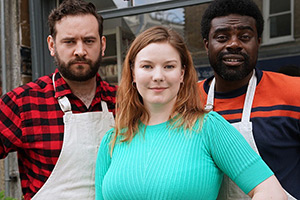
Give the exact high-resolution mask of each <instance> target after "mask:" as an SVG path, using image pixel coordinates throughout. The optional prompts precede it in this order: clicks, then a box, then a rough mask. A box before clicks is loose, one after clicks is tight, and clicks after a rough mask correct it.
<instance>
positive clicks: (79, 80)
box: [0, 0, 116, 200]
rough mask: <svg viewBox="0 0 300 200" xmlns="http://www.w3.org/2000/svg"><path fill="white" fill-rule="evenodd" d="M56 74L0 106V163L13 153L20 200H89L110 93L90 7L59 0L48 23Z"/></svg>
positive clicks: (77, 0)
mask: <svg viewBox="0 0 300 200" xmlns="http://www.w3.org/2000/svg"><path fill="white" fill-rule="evenodd" d="M48 23H49V28H50V35H49V37H48V38H47V42H48V47H49V50H50V54H51V56H53V57H54V58H55V61H56V64H57V69H56V71H55V72H54V73H53V74H51V75H48V76H44V77H41V78H39V79H37V80H35V81H34V82H31V83H28V84H26V85H23V86H20V87H18V88H16V89H14V90H12V91H11V92H8V93H7V94H5V95H4V96H3V97H2V98H1V100H0V119H1V120H0V158H4V157H6V156H7V154H8V153H9V152H13V151H17V153H18V163H19V171H20V178H21V186H22V191H23V194H24V198H25V199H26V200H27V199H43V200H45V199H94V165H95V160H96V154H97V150H98V147H99V145H100V140H101V138H102V136H103V135H104V134H105V132H106V131H107V130H109V129H110V127H111V125H113V123H114V119H113V115H112V113H113V112H114V110H115V94H116V87H115V86H112V85H109V84H108V83H106V82H104V81H102V80H101V77H100V76H99V74H98V73H97V72H98V69H99V67H100V62H101V57H102V56H103V55H104V51H105V46H106V40H105V37H104V36H103V35H102V32H103V20H102V17H101V16H99V15H98V14H97V12H96V9H95V6H94V5H93V4H91V3H86V2H84V1H82V0H65V1H64V2H63V3H62V4H61V5H60V6H59V7H58V8H56V9H54V10H53V11H52V12H51V13H50V15H49V18H48Z"/></svg>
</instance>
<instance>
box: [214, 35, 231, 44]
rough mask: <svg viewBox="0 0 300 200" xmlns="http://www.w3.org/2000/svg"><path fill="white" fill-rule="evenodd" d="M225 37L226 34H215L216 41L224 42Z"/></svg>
mask: <svg viewBox="0 0 300 200" xmlns="http://www.w3.org/2000/svg"><path fill="white" fill-rule="evenodd" d="M227 39H228V37H227V36H226V35H223V34H222V35H221V34H220V35H217V36H216V40H217V41H218V42H226V41H227Z"/></svg>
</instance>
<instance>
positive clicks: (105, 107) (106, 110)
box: [101, 101, 109, 112]
mask: <svg viewBox="0 0 300 200" xmlns="http://www.w3.org/2000/svg"><path fill="white" fill-rule="evenodd" d="M101 107H102V112H109V111H108V107H107V103H106V102H105V101H101Z"/></svg>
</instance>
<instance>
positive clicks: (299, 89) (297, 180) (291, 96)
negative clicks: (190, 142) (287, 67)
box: [198, 69, 300, 199]
mask: <svg viewBox="0 0 300 200" xmlns="http://www.w3.org/2000/svg"><path fill="white" fill-rule="evenodd" d="M256 76H257V86H256V90H255V96H254V99H253V104H252V109H251V116H250V118H251V119H250V121H251V122H252V126H253V135H254V139H255V142H256V145H257V148H258V151H259V153H260V155H261V157H262V158H263V160H264V161H265V162H266V163H267V164H268V165H269V167H270V168H271V169H272V170H273V172H274V173H275V175H276V177H277V178H278V180H279V181H280V183H281V185H282V186H283V187H284V189H285V190H287V191H288V192H289V193H290V194H292V196H294V197H296V199H300V190H299V186H300V77H291V76H287V75H283V74H279V73H275V72H267V71H260V70H259V69H256ZM212 78H213V77H211V78H208V79H206V80H204V81H201V82H199V83H198V87H199V89H200V93H201V99H202V102H203V105H205V103H206V98H207V93H208V89H209V83H210V81H211V80H212ZM247 87H248V85H245V86H243V87H241V88H239V89H237V90H234V91H231V92H227V93H221V92H215V99H214V111H217V112H218V113H219V114H221V115H222V116H223V117H224V118H225V119H226V120H228V121H229V122H230V123H235V122H240V121H241V117H242V111H243V106H244V100H245V94H246V91H247Z"/></svg>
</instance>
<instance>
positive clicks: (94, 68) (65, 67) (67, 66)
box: [55, 52, 102, 82]
mask: <svg viewBox="0 0 300 200" xmlns="http://www.w3.org/2000/svg"><path fill="white" fill-rule="evenodd" d="M101 60H102V55H101V53H100V54H99V57H98V58H97V60H96V61H95V62H94V63H93V62H92V61H91V60H90V59H86V58H84V57H76V58H75V59H73V60H70V61H69V62H68V63H65V62H63V61H62V60H61V59H60V57H59V55H58V53H57V52H56V53H55V62H56V65H57V67H58V71H59V72H60V73H61V75H62V76H63V77H64V78H66V79H68V80H70V81H78V82H83V81H87V80H90V79H91V78H93V77H94V76H95V75H96V74H97V72H98V70H99V68H100V63H101ZM78 61H81V62H85V63H86V64H88V65H89V69H87V71H85V72H84V73H78V72H75V70H72V69H71V65H73V64H75V63H77V62H78ZM76 68H78V69H83V68H84V66H82V65H78V66H76Z"/></svg>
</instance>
